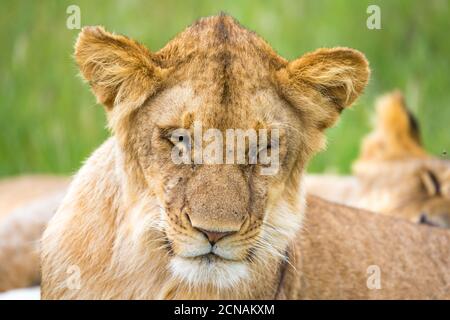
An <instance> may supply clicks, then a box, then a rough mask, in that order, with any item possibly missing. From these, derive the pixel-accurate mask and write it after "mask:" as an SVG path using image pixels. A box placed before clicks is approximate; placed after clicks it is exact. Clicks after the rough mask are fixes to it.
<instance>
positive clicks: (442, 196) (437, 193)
mask: <svg viewBox="0 0 450 320" xmlns="http://www.w3.org/2000/svg"><path fill="white" fill-rule="evenodd" d="M431 164H433V162H431ZM435 166H436V167H438V168H434V169H437V170H433V169H431V168H432V165H430V164H428V168H427V169H419V170H418V171H417V172H416V173H415V175H414V177H413V178H414V180H415V181H417V184H418V186H419V187H418V188H414V187H413V186H414V183H408V186H410V189H411V190H410V191H411V193H410V196H411V197H410V199H411V200H410V201H408V203H407V204H405V202H404V201H401V199H398V200H397V203H398V205H399V206H398V209H397V210H398V213H399V214H400V215H401V216H404V217H408V218H409V219H410V220H411V221H412V222H417V223H421V224H427V225H431V226H436V227H442V228H450V168H445V166H443V165H442V163H439V162H437V163H436V165H435ZM447 167H448V165H447Z"/></svg>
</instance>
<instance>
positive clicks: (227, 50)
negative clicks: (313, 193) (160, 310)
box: [76, 16, 369, 287]
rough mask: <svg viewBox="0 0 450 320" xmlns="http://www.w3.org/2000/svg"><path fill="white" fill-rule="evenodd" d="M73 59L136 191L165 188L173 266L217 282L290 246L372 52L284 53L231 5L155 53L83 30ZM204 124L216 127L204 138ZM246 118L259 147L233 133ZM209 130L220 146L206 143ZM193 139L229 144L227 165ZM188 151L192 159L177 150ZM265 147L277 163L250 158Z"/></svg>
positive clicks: (162, 214)
mask: <svg viewBox="0 0 450 320" xmlns="http://www.w3.org/2000/svg"><path fill="white" fill-rule="evenodd" d="M76 58H77V62H78V64H79V65H80V69H81V71H82V73H83V75H84V76H85V77H86V79H88V80H89V82H90V84H91V86H92V89H93V91H94V93H95V94H96V96H97V98H98V100H99V101H100V102H102V103H103V104H104V105H105V106H106V108H107V110H108V116H109V123H110V126H111V128H112V129H113V132H114V133H115V135H116V137H117V140H118V142H119V145H120V149H121V152H122V155H121V156H122V157H123V159H124V168H125V169H124V170H125V172H126V173H127V175H128V177H127V179H128V180H129V181H132V184H133V185H136V186H138V185H139V188H136V189H137V190H139V191H136V192H137V193H139V195H138V196H137V197H139V198H140V199H141V200H142V198H144V199H146V198H148V199H154V198H156V199H157V202H158V206H159V208H160V211H159V212H158V214H157V215H154V216H153V217H152V219H154V220H157V223H153V225H157V226H158V227H157V229H158V231H159V232H160V233H161V237H162V238H163V239H165V240H164V241H165V245H164V249H165V250H167V252H168V254H169V255H170V257H171V258H170V259H171V268H172V272H173V274H174V275H175V276H177V277H178V278H181V279H182V280H185V281H187V282H189V283H190V284H213V285H216V286H219V287H227V286H230V285H232V284H235V283H236V282H238V281H241V280H243V279H246V278H249V277H251V270H252V267H251V266H252V264H260V265H265V264H266V263H267V261H268V260H269V259H274V258H277V259H278V258H279V257H280V256H283V255H284V252H285V250H286V248H287V245H288V244H289V241H290V240H292V239H293V237H294V236H295V233H296V231H297V230H298V228H299V226H300V223H301V217H302V210H301V197H300V193H301V191H302V189H301V187H300V180H301V174H302V171H303V168H304V166H305V165H306V163H307V161H308V160H309V158H310V157H311V156H312V155H313V154H314V152H316V151H317V150H318V149H320V148H321V147H322V145H323V130H324V129H326V128H327V127H330V126H331V125H332V124H333V123H334V122H335V121H336V119H337V118H338V116H339V113H340V112H341V111H342V109H343V108H345V107H346V106H348V105H349V104H351V103H352V102H353V101H354V100H355V99H356V97H357V96H358V95H359V94H360V93H361V91H362V90H363V88H364V86H365V85H366V83H367V79H368V74H369V71H368V66H367V61H366V60H365V58H364V56H363V55H362V54H360V53H359V52H357V51H354V50H352V49H346V48H336V49H321V50H318V51H316V52H313V53H310V54H307V55H305V56H303V57H301V58H299V59H297V60H295V61H292V62H287V61H286V60H284V59H283V58H281V57H279V56H278V55H276V53H275V52H274V51H273V50H272V49H271V48H270V47H269V46H268V45H267V43H265V42H264V41H263V40H262V39H260V38H259V37H258V36H257V35H255V34H254V33H251V32H249V31H247V30H245V29H243V28H242V27H241V26H239V25H238V24H237V23H236V21H234V20H233V19H232V18H230V17H227V16H219V17H212V18H207V19H202V20H200V21H199V22H197V23H195V24H194V25H193V26H191V27H190V28H188V29H187V30H186V31H184V32H183V33H181V34H180V35H178V36H177V37H176V38H175V39H174V40H172V41H171V42H170V43H169V44H168V45H167V46H166V47H165V48H163V49H161V50H160V51H159V52H157V53H154V54H153V53H150V52H149V51H148V50H147V49H145V48H144V47H142V46H141V45H140V44H138V43H136V42H134V41H132V40H130V39H128V38H125V37H122V36H116V35H111V34H109V33H107V32H105V31H104V30H103V29H100V28H90V29H85V30H84V31H83V32H82V33H81V35H80V38H79V40H78V43H77V46H76ZM198 125H199V126H201V130H202V132H203V133H205V134H207V132H208V130H209V129H214V131H213V132H214V133H215V134H214V137H211V136H209V137H205V135H203V137H201V138H200V140H199V139H197V138H196V132H198V131H196V126H198ZM238 129H240V130H243V131H244V132H248V130H253V131H252V132H256V134H257V137H258V138H257V141H258V145H257V147H256V148H254V146H253V148H252V144H251V143H250V140H244V143H243V144H238V142H237V141H235V140H233V139H231V140H229V139H228V136H227V133H228V131H229V130H235V131H237V130H238ZM180 132H182V134H180ZM218 136H219V137H218ZM273 137H278V138H277V139H275V140H273ZM202 138H203V139H202ZM211 139H212V140H214V141H222V140H223V141H222V142H223V144H222V146H223V148H222V147H219V148H216V149H214V150H215V151H214V152H212V153H209V152H208V150H209V147H210V143H209V142H211ZM260 139H261V140H266V141H267V142H268V143H267V144H262V145H260V144H259V142H260ZM195 146H197V147H199V149H200V150H202V151H201V152H202V153H203V154H208V155H210V156H211V155H212V154H214V156H216V157H217V154H220V152H221V151H223V154H222V155H220V156H218V158H219V159H223V164H218V163H216V162H213V163H210V162H208V160H205V159H209V158H208V157H206V158H205V157H203V162H202V161H199V160H198V158H196V156H197V155H198V153H197V151H196V149H195ZM229 147H231V148H234V149H231V152H230V151H229V149H227V148H229ZM251 150H252V151H251ZM180 151H183V153H184V154H185V155H189V156H190V159H191V160H190V161H187V162H181V163H180V162H177V161H174V158H173V154H174V152H175V153H179V152H180ZM239 151H241V154H244V155H245V156H244V159H243V161H242V159H240V160H237V155H236V154H237V153H239ZM262 154H266V155H268V156H269V157H270V158H271V159H272V160H273V161H275V159H276V162H277V163H275V170H274V171H271V172H272V173H271V174H266V173H264V172H265V171H264V170H265V169H267V168H268V167H272V164H273V163H272V162H271V163H269V164H268V163H261V162H258V161H257V162H256V163H255V162H254V161H252V159H253V160H254V159H259V157H260V156H261V157H262ZM228 155H231V161H228V158H227V156H228ZM215 160H217V158H215ZM149 214H151V213H149Z"/></svg>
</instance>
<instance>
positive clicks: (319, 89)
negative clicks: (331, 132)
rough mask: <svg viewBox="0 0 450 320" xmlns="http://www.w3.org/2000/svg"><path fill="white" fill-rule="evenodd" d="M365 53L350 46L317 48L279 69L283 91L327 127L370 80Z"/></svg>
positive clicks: (315, 120) (278, 74)
mask: <svg viewBox="0 0 450 320" xmlns="http://www.w3.org/2000/svg"><path fill="white" fill-rule="evenodd" d="M369 75H370V70H369V64H368V62H367V60H366V58H365V56H364V55H363V54H362V53H361V52H359V51H356V50H353V49H349V48H333V49H318V50H316V51H314V52H312V53H308V54H305V55H304V56H302V57H300V58H299V59H297V60H294V61H292V62H290V63H289V64H288V65H287V67H286V68H284V69H281V70H279V71H278V72H277V80H278V83H279V86H280V88H281V91H282V94H283V95H284V96H285V97H286V98H287V99H288V101H290V102H291V103H292V104H293V105H294V106H296V107H297V108H298V109H299V110H300V111H303V115H304V116H306V117H308V118H310V119H311V120H312V121H314V122H315V123H316V125H317V126H318V127H319V128H321V129H325V128H328V127H330V126H331V125H333V124H334V122H335V121H336V120H337V118H338V116H339V114H340V112H341V111H342V110H343V109H344V108H345V107H347V106H349V105H350V104H352V103H353V101H355V99H356V98H357V97H358V96H359V95H360V94H361V93H362V91H363V89H364V88H365V86H366V85H367V82H368V80H369Z"/></svg>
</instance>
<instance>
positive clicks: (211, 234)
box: [196, 228, 235, 244]
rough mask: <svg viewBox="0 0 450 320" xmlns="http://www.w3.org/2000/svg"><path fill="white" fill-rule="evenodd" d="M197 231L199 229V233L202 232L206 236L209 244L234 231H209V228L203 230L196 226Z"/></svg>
mask: <svg viewBox="0 0 450 320" xmlns="http://www.w3.org/2000/svg"><path fill="white" fill-rule="evenodd" d="M196 229H197V230H198V231H200V232H201V233H203V234H204V235H205V236H206V238H208V241H209V242H210V243H211V244H215V243H216V242H218V241H219V240H220V239H222V238H224V237H226V236H228V235H230V234H233V233H235V232H234V231H225V232H223V231H209V230H205V229H200V228H196Z"/></svg>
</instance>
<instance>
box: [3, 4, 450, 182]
mask: <svg viewBox="0 0 450 320" xmlns="http://www.w3.org/2000/svg"><path fill="white" fill-rule="evenodd" d="M71 4H76V5H78V6H79V7H80V9H81V24H82V25H104V26H105V27H106V28H107V29H108V30H110V31H115V32H119V33H123V34H126V35H128V36H130V37H133V38H135V39H137V40H139V41H141V42H143V43H144V44H146V45H147V46H148V47H149V48H150V49H152V50H157V49H159V48H161V47H162V46H163V45H164V44H165V43H166V42H167V41H168V40H170V39H171V38H172V37H174V35H176V34H177V33H178V32H179V31H181V30H183V29H184V28H185V27H186V26H187V25H189V24H191V23H192V22H193V21H194V20H195V19H197V18H199V17H202V16H207V15H212V14H217V13H218V12H220V11H225V12H227V13H229V14H231V15H233V16H234V17H236V18H237V19H238V20H239V21H240V22H241V23H242V24H243V25H245V26H247V27H248V28H250V29H252V30H255V31H257V32H258V33H259V34H260V35H261V36H263V37H264V38H265V39H266V40H267V41H268V42H269V43H271V44H272V46H273V47H274V48H275V49H276V50H277V51H278V52H279V53H280V54H281V55H283V56H284V57H286V58H288V59H293V58H296V57H298V56H299V55H301V54H303V53H305V52H307V51H311V50H314V49H315V48H318V47H332V46H349V47H354V48H356V49H359V50H361V51H363V52H364V53H365V54H366V55H367V57H368V59H369V61H370V63H371V67H372V71H373V76H372V79H371V82H370V85H369V87H368V88H367V90H366V92H365V94H364V95H363V96H362V97H361V98H360V99H359V100H358V102H357V103H356V105H354V107H353V108H352V109H351V110H349V111H347V112H345V113H344V116H343V118H342V120H341V121H340V122H339V124H338V125H337V126H336V127H335V128H333V129H331V130H329V131H328V137H329V143H328V149H327V151H325V152H322V153H321V154H319V155H318V156H317V157H316V158H315V160H314V161H313V163H312V164H311V166H310V171H315V172H324V171H333V172H342V173H345V172H349V168H350V165H351V162H352V160H353V159H354V158H355V157H356V156H357V154H358V148H359V143H360V139H361V137H362V136H364V135H365V134H366V133H367V132H368V131H369V129H370V124H371V121H370V120H371V118H372V113H373V102H374V99H375V98H376V97H377V96H378V95H379V94H382V93H384V92H386V91H390V90H392V89H394V88H399V89H401V90H403V91H404V92H405V94H406V97H407V101H408V103H409V106H410V108H411V109H412V111H413V112H414V114H416V115H417V117H418V118H419V121H420V123H421V125H422V131H423V132H422V134H423V140H424V143H425V146H426V148H427V149H428V150H429V151H430V152H432V153H433V154H436V155H438V156H441V157H446V156H445V155H443V154H444V153H445V151H448V149H449V147H450V139H449V138H450V121H449V120H450V94H449V90H450V88H449V85H450V72H449V59H450V41H449V39H450V37H449V33H450V16H449V3H448V1H446V0H428V1H410V0H405V1H396V0H387V1H375V0H370V1H364V0H354V1H342V0H334V1H331V0H329V1H328V0H327V1H325V0H323V1H317V0H316V1H298V0H297V1H295V0H279V1H220V0H214V1H213V0H208V1H194V0H183V1H181V0H179V1H175V0H165V1H137V0H123V1H75V0H70V1H57V0H43V1H31V0H28V1H13V0H7V1H2V2H1V3H0V8H1V11H0V40H1V41H0V46H1V48H0V49H1V50H0V132H1V133H0V176H6V175H12V174H18V173H31V172H54V173H64V174H66V173H73V172H75V171H76V170H77V168H78V167H79V166H80V164H81V162H82V161H83V159H85V158H86V157H87V156H88V155H89V154H90V153H91V152H92V151H93V150H94V149H95V148H96V147H97V146H98V145H99V144H100V143H101V142H102V141H103V140H104V139H105V138H106V137H107V136H108V131H107V130H106V129H105V117H104V114H103V110H102V108H101V107H100V106H98V105H96V104H95V99H94V97H93V96H92V95H91V93H90V91H89V89H88V87H87V85H85V84H83V83H82V81H81V79H80V78H79V77H78V76H77V73H78V71H77V68H76V66H75V64H74V62H73V59H72V57H71V55H72V50H73V43H74V40H75V38H76V36H77V33H78V30H69V29H67V28H66V19H67V17H68V15H67V14H66V8H67V7H68V6H69V5H71ZM369 4H377V5H379V6H380V8H381V19H382V29H381V30H369V29H367V28H366V19H367V17H368V14H367V13H366V9H367V6H368V5H369Z"/></svg>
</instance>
